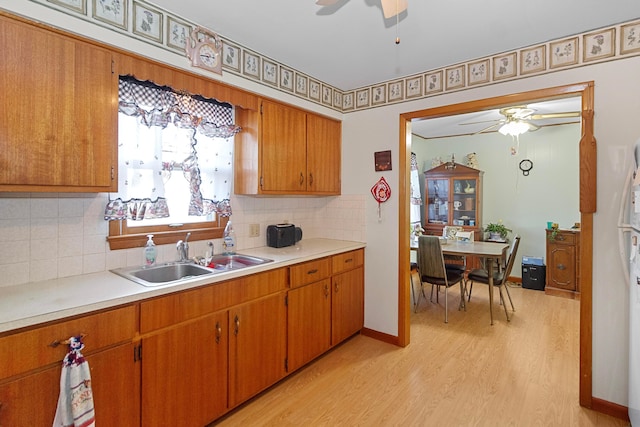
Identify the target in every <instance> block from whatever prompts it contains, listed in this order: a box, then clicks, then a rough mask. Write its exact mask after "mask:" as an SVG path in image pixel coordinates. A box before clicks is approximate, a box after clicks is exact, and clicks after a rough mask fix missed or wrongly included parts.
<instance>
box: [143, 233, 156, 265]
mask: <svg viewBox="0 0 640 427" xmlns="http://www.w3.org/2000/svg"><path fill="white" fill-rule="evenodd" d="M147 237H148V238H149V240H147V244H146V246H145V247H144V265H145V266H146V267H152V266H154V265H155V264H156V257H157V256H158V248H156V244H155V243H153V234H147Z"/></svg>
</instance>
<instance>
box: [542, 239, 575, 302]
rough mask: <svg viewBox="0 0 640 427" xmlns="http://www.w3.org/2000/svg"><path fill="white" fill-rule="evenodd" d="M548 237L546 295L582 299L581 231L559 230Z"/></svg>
mask: <svg viewBox="0 0 640 427" xmlns="http://www.w3.org/2000/svg"><path fill="white" fill-rule="evenodd" d="M546 235H547V277H546V285H545V293H546V294H549V295H555V296H563V297H568V298H574V299H579V298H580V231H579V230H558V231H557V233H556V234H555V235H552V232H551V230H546Z"/></svg>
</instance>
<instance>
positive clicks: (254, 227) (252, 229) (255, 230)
mask: <svg viewBox="0 0 640 427" xmlns="http://www.w3.org/2000/svg"><path fill="white" fill-rule="evenodd" d="M258 236H260V224H249V237H258Z"/></svg>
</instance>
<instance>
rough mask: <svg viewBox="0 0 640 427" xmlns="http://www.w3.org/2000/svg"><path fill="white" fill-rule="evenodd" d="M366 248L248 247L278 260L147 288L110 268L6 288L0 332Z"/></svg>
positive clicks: (0, 290) (333, 244)
mask: <svg viewBox="0 0 640 427" xmlns="http://www.w3.org/2000/svg"><path fill="white" fill-rule="evenodd" d="M364 247H365V244H364V243H362V242H352V241H346V240H332V239H304V240H301V241H300V242H298V244H296V245H295V246H289V247H286V248H279V249H276V248H270V247H267V246H265V247H260V248H252V249H246V250H242V251H240V253H242V254H247V255H254V256H259V257H263V258H269V259H272V260H273V261H274V262H269V263H266V264H262V265H258V266H253V267H247V268H243V269H241V270H235V271H230V272H224V273H218V274H216V275H213V276H208V277H206V278H192V279H188V280H185V281H183V282H180V283H178V284H171V285H165V286H155V287H146V286H143V285H140V284H137V283H134V282H132V281H130V280H128V279H125V278H123V277H120V276H118V275H116V274H114V273H111V272H109V271H105V272H101V273H94V274H85V275H81V276H72V277H66V278H60V279H55V280H47V281H43V282H33V283H25V284H21V285H16V286H9V287H0V332H5V331H10V330H14V329H19V328H24V327H27V326H32V325H36V324H39V323H43V322H50V321H53V320H58V319H63V318H66V317H71V316H77V315H81V314H85V313H89V312H91V311H95V310H101V309H105V308H110V307H116V306H119V305H122V304H127V303H132V302H136V301H140V300H143V299H146V298H151V297H157V296H159V295H164V294H169V293H173V292H177V291H182V290H185V289H191V288H196V287H198V286H202V285H207V284H211V283H216V282H221V281H225V280H229V279H234V278H237V277H242V276H246V275H247V274H253V273H258V272H261V271H267V270H272V269H274V268H280V267H285V266H287V265H291V264H297V263H300V262H304V261H309V260H312V259H316V258H321V257H325V256H329V255H335V254H338V253H341V252H346V251H350V250H354V249H360V248H364Z"/></svg>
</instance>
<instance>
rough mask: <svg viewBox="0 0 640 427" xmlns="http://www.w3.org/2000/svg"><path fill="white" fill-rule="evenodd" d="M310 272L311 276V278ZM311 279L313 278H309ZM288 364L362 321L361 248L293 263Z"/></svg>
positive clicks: (311, 355) (306, 358)
mask: <svg viewBox="0 0 640 427" xmlns="http://www.w3.org/2000/svg"><path fill="white" fill-rule="evenodd" d="M312 277H313V279H311V278H312ZM311 281H313V283H310V284H309V282H311ZM291 287H292V289H291V290H290V291H289V298H288V315H289V319H288V343H289V344H288V345H289V350H288V361H289V363H288V366H289V372H292V371H294V370H296V369H298V368H300V367H301V366H303V365H305V364H306V363H308V362H310V361H311V360H313V359H315V358H316V357H318V356H320V355H321V354H322V353H324V352H326V351H327V350H329V349H330V348H331V347H332V346H335V345H337V344H339V343H340V342H342V341H344V340H345V339H347V338H349V337H350V336H352V335H354V334H356V333H357V332H358V331H360V330H361V329H362V327H363V325H364V250H363V249H359V250H355V251H349V252H344V253H342V254H338V255H334V256H331V257H327V258H324V259H321V260H316V261H311V262H306V263H302V264H298V265H294V266H292V267H291Z"/></svg>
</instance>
